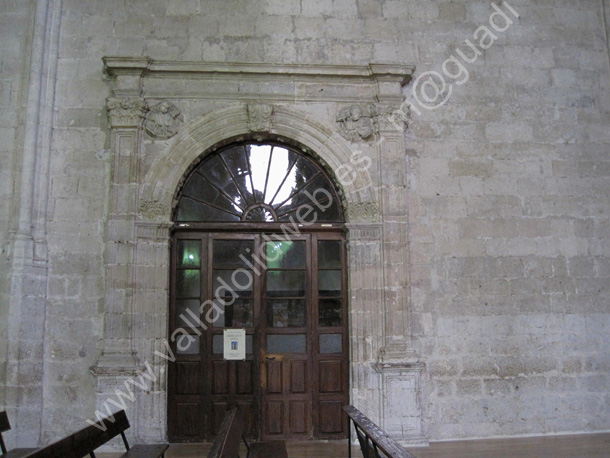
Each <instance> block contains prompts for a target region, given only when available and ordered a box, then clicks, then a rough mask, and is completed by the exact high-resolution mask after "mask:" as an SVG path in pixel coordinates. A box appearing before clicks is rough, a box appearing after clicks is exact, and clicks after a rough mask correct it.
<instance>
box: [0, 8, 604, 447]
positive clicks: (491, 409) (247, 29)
mask: <svg viewBox="0 0 610 458" xmlns="http://www.w3.org/2000/svg"><path fill="white" fill-rule="evenodd" d="M28 3H29V5H28ZM31 3H33V2H20V1H4V2H3V3H2V6H1V7H0V8H2V10H0V13H1V16H0V37H1V38H2V40H3V43H10V46H3V47H2V48H3V49H2V54H0V56H1V57H0V62H1V66H0V105H2V110H1V113H0V137H1V138H2V142H0V161H1V163H2V166H1V167H0V196H2V197H4V198H1V199H0V232H1V234H0V242H2V243H1V244H0V246H1V247H4V246H5V243H4V241H7V240H8V230H9V229H10V226H9V215H10V214H11V208H12V207H11V206H13V207H15V208H17V207H16V205H17V203H18V201H19V196H18V195H17V194H15V193H14V186H13V184H14V175H15V172H16V171H17V170H18V169H19V165H18V164H19V152H20V144H19V142H13V139H14V138H16V137H17V138H18V135H16V134H18V129H17V127H18V125H19V120H20V119H21V118H19V116H17V117H13V116H12V113H13V111H14V110H16V109H17V108H16V105H15V102H14V99H13V97H15V96H17V95H18V94H19V91H20V90H21V88H22V85H23V84H24V79H23V78H24V77H23V73H21V72H22V70H21V68H20V67H19V65H21V62H20V59H23V58H26V57H27V51H26V50H25V49H24V41H25V37H26V36H27V34H26V32H25V24H26V23H27V20H28V16H27V13H26V11H27V7H30V8H31ZM509 3H510V5H511V6H512V8H513V9H514V10H515V11H516V12H518V14H519V15H520V18H519V19H517V18H516V17H514V16H512V18H513V24H512V25H510V27H509V28H508V29H507V30H506V31H504V32H496V36H497V40H495V41H493V42H492V43H491V45H490V46H488V49H486V50H483V51H482V52H481V55H480V56H478V57H477V59H476V61H475V62H473V63H471V64H463V67H464V68H465V69H467V70H468V72H469V77H468V78H467V80H466V78H465V73H464V71H462V69H461V68H460V67H459V66H458V64H456V63H455V61H454V62H453V63H449V64H447V65H445V67H444V68H443V62H445V61H446V60H447V59H448V58H450V57H451V56H455V55H457V54H456V49H457V48H460V49H462V50H463V52H464V53H465V54H466V56H467V57H470V56H472V49H471V48H468V47H466V46H465V44H464V40H466V39H470V40H471V41H472V42H473V43H478V40H475V39H473V33H474V32H475V30H477V28H478V27H479V26H480V25H487V26H488V27H490V24H489V18H490V15H491V14H492V13H494V11H495V10H494V9H493V8H492V7H491V6H490V4H489V2H487V1H482V0H454V1H433V2H432V1H426V2H416V1H411V0H334V1H333V0H223V1H212V0H94V1H91V0H63V2H62V21H61V31H60V47H59V53H58V62H57V63H58V67H57V84H56V94H55V103H54V125H53V140H52V145H51V164H50V171H51V173H50V181H49V198H48V209H49V213H48V215H49V216H48V225H47V229H48V253H49V254H48V259H49V264H48V268H49V273H48V289H47V304H46V315H45V316H46V322H45V323H46V324H45V344H44V362H45V363H44V364H45V370H44V391H43V402H42V405H41V412H42V415H43V417H42V423H43V424H42V431H44V434H43V436H42V440H43V441H48V440H50V439H51V438H54V437H57V436H60V435H62V434H64V433H66V432H68V431H71V430H74V429H76V428H78V427H81V426H82V422H83V419H84V418H88V417H89V416H90V415H91V413H92V411H93V410H94V405H95V379H94V377H93V375H92V374H91V373H90V372H89V367H91V366H92V365H94V364H95V362H96V361H97V358H98V357H99V354H100V352H101V344H102V342H103V341H102V340H101V339H102V337H103V320H102V317H103V310H104V307H103V300H104V296H105V293H104V278H103V272H104V259H103V253H104V240H105V233H104V230H105V218H106V215H107V209H108V196H109V182H110V167H111V158H110V157H109V154H108V150H109V144H108V142H109V129H108V126H107V122H106V118H105V112H104V107H105V100H106V98H107V97H108V96H109V86H108V84H107V81H105V77H104V76H103V75H102V57H103V56H150V57H151V58H153V59H167V60H191V61H227V62H241V61H245V62H267V63H276V62H278V63H299V64H319V63H329V64H368V63H370V62H399V63H404V64H412V65H415V66H416V67H417V72H416V75H415V76H416V77H417V76H418V75H421V74H422V73H423V72H426V71H436V72H439V73H438V74H440V75H445V76H444V78H445V80H446V83H448V84H449V83H452V85H451V94H450V96H449V97H448V101H447V102H446V103H445V104H443V105H442V106H438V107H437V108H436V109H434V110H429V109H426V108H424V107H422V106H421V105H418V102H417V100H416V99H415V97H414V93H413V91H412V89H413V88H414V87H417V86H416V85H415V84H414V83H415V82H411V84H410V86H407V87H406V88H405V96H406V97H407V100H409V101H410V102H411V103H413V104H414V109H413V110H412V114H411V121H410V127H409V129H408V131H407V134H406V141H405V143H406V145H407V151H406V154H405V161H407V168H408V177H407V178H408V182H409V186H408V189H407V191H406V192H407V199H408V202H409V224H410V244H411V245H410V262H411V266H410V278H405V282H407V283H408V284H409V285H410V287H411V303H410V307H411V324H412V334H413V345H414V347H415V349H416V352H417V354H418V355H419V357H420V358H421V359H422V360H424V361H425V362H426V364H427V368H426V370H425V372H424V376H423V380H422V393H421V401H422V408H423V411H424V416H425V425H424V428H425V433H426V434H427V435H428V437H429V438H430V439H431V440H437V439H447V438H462V437H483V436H485V437H487V436H504V435H520V434H544V433H558V432H579V431H599V430H608V429H610V396H609V395H608V394H607V393H608V392H610V357H609V356H608V352H607V348H606V347H607V343H606V340H607V339H606V338H605V336H606V335H607V333H608V331H609V328H610V313H609V312H608V308H609V307H608V305H607V303H606V295H607V294H606V293H608V285H609V284H610V282H609V281H608V280H609V279H610V257H609V256H610V246H609V242H608V241H609V239H610V233H609V232H608V227H609V224H608V223H609V218H610V216H609V213H608V211H609V205H608V204H609V202H608V196H609V195H610V192H609V191H610V181H609V180H610V161H609V160H608V157H607V151H608V147H609V144H610V134H609V132H608V128H607V126H608V121H609V118H608V111H607V108H606V107H608V106H609V105H608V102H609V100H608V96H607V94H608V82H609V80H608V77H609V75H608V65H609V61H608V52H607V42H606V36H605V27H604V23H603V17H604V14H603V11H602V3H600V2H597V1H593V0H582V1H577V0H569V1H568V0H537V1H534V0H512V1H509ZM606 6H608V5H606ZM503 11H505V12H506V11H507V9H506V8H505V7H504V8H503ZM497 21H498V22H497V23H498V24H500V23H501V20H500V19H497ZM488 44H489V41H488ZM458 59H461V58H459V57H458ZM458 62H463V61H460V60H458ZM443 72H445V73H443ZM447 74H453V75H456V76H454V77H449V76H447ZM419 81H420V82H422V81H423V80H419ZM457 81H461V82H463V84H459V85H458V84H457ZM419 87H420V88H421V87H422V85H420V86H419ZM437 87H438V86H437ZM427 88H428V90H433V89H434V87H433V86H431V85H428V86H427ZM448 90H449V89H448V87H447V88H445V91H440V92H442V93H443V94H442V96H443V97H446V96H447V94H448V92H447V91H448ZM428 99H429V100H430V92H429V93H428ZM420 100H422V98H421V94H420ZM17 107H18V106H17ZM415 108H417V109H418V111H419V113H417V112H416V111H415ZM15 119H16V120H17V121H15ZM13 156H14V157H13ZM7 161H8V162H7ZM7 163H11V164H17V165H11V166H10V167H7V166H5V165H4V164H7ZM11 197H12V200H11ZM2 250H4V248H2ZM5 257H6V255H5V253H2V260H0V263H5ZM1 266H2V267H0V269H1V270H0V274H2V275H0V286H1V287H2V288H1V290H0V291H1V292H0V310H1V312H0V318H4V316H6V313H7V312H6V310H7V307H6V306H5V305H6V304H8V298H7V293H6V291H7V289H5V284H6V283H7V281H6V277H7V275H6V274H4V272H6V267H4V264H1ZM6 323H7V321H6V320H4V319H0V357H1V356H2V355H3V350H2V348H3V345H4V344H3V342H4V339H2V338H1V337H2V335H3V333H5V332H6V331H5V329H6ZM4 380H6V377H5V375H4V373H3V370H2V365H0V381H4ZM1 392H2V391H0V393H1ZM1 402H2V398H1V397H0V403H1ZM0 407H2V406H0ZM24 433H27V431H24Z"/></svg>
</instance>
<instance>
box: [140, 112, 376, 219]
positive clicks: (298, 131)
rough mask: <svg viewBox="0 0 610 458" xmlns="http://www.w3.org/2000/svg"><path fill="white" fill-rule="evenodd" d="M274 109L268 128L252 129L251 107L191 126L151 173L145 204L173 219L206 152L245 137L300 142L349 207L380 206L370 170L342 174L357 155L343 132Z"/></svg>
mask: <svg viewBox="0 0 610 458" xmlns="http://www.w3.org/2000/svg"><path fill="white" fill-rule="evenodd" d="M272 109H273V114H272V115H271V118H270V122H269V124H268V126H267V127H268V128H266V129H264V130H252V128H251V120H250V118H249V116H248V106H247V105H242V106H239V107H230V108H227V109H223V110H219V111H214V112H212V113H209V114H206V115H204V116H201V117H200V118H198V119H195V120H193V121H192V122H190V123H189V124H187V125H186V126H185V127H184V128H183V129H182V130H181V132H180V133H179V134H178V136H177V137H176V139H175V141H174V143H173V144H172V146H171V147H170V148H169V150H168V151H167V154H165V155H163V157H161V158H159V159H158V160H157V161H155V162H154V164H153V166H152V167H151V169H150V171H149V172H148V173H147V175H146V176H145V178H144V180H143V183H142V187H141V192H140V202H141V204H140V207H142V205H143V204H144V205H146V204H147V203H154V207H155V208H156V209H157V210H156V214H155V216H156V217H158V218H160V219H162V220H164V221H170V220H171V212H172V207H173V205H172V204H173V199H174V195H175V192H176V190H177V189H178V188H179V186H180V184H181V182H182V180H183V179H184V177H185V175H186V173H187V172H188V171H189V170H190V169H191V167H193V166H194V165H195V164H196V163H197V162H198V160H199V159H200V158H201V156H202V154H204V153H209V152H211V151H213V150H214V148H215V147H218V146H221V145H223V144H226V143H227V142H229V141H234V140H238V139H240V138H244V139H245V138H252V139H261V140H262V139H278V140H282V141H285V142H288V143H294V144H296V145H298V146H300V147H301V148H302V149H304V150H305V151H306V152H308V153H310V154H312V156H313V157H315V158H316V159H317V160H318V161H319V162H320V163H321V165H322V166H323V167H325V168H326V169H327V171H328V172H329V173H330V175H331V177H333V179H334V181H335V184H336V185H338V186H337V188H338V190H339V192H340V193H341V194H342V197H343V199H344V202H343V203H344V206H345V208H346V209H348V208H349V207H350V205H354V204H362V205H371V206H373V207H376V204H375V198H374V195H373V184H372V182H371V178H370V176H369V174H368V173H363V170H362V169H359V168H357V167H352V168H350V169H349V170H350V176H349V179H346V178H345V177H342V176H340V175H338V174H337V171H338V170H340V168H341V166H343V165H349V164H350V159H351V158H352V155H353V151H352V150H351V149H350V148H349V146H348V144H347V143H346V142H345V141H344V140H343V139H342V138H341V136H340V135H338V134H337V133H333V132H332V130H331V129H329V128H328V127H326V126H325V125H324V124H323V123H322V122H321V121H319V120H317V119H315V118H314V117H313V116H311V115H308V114H304V113H301V112H298V111H296V110H292V109H289V108H287V107H283V106H278V105H275V106H273V107H272ZM348 221H349V217H348Z"/></svg>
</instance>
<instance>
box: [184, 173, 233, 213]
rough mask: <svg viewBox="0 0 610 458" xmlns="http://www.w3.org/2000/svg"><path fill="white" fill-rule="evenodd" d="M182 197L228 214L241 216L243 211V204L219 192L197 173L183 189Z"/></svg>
mask: <svg viewBox="0 0 610 458" xmlns="http://www.w3.org/2000/svg"><path fill="white" fill-rule="evenodd" d="M182 195H183V196H187V197H190V198H192V199H193V200H196V201H199V202H203V203H205V204H209V205H211V206H212V207H218V208H220V209H222V210H226V211H227V212H229V213H236V214H238V215H241V213H242V211H243V210H244V209H245V206H244V204H243V203H242V202H240V201H239V200H238V199H235V196H231V195H227V194H225V193H223V192H221V191H219V190H218V189H217V188H216V187H214V186H212V184H211V183H210V182H209V181H208V180H205V179H204V178H203V176H201V174H199V173H196V174H194V175H193V176H192V177H191V179H190V180H189V182H188V183H187V185H186V186H185V187H184V190H183V191H182Z"/></svg>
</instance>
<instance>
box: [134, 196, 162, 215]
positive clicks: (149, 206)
mask: <svg viewBox="0 0 610 458" xmlns="http://www.w3.org/2000/svg"><path fill="white" fill-rule="evenodd" d="M163 213H164V212H163V205H161V202H159V201H157V200H144V201H142V202H140V206H139V208H138V214H139V215H140V216H142V217H144V218H146V219H157V218H160V217H162V216H163Z"/></svg>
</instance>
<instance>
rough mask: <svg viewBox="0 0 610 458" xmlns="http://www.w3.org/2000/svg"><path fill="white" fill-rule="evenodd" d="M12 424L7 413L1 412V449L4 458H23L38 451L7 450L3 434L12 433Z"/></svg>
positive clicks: (24, 449) (25, 449)
mask: <svg viewBox="0 0 610 458" xmlns="http://www.w3.org/2000/svg"><path fill="white" fill-rule="evenodd" d="M10 429H11V424H10V423H9V421H8V415H7V414H6V412H4V411H3V412H0V449H2V457H3V458H21V457H23V456H25V455H27V454H28V453H30V452H33V451H34V450H36V449H35V448H14V449H13V450H11V451H10V452H9V451H7V450H6V445H5V444H4V439H3V438H2V433H5V432H7V431H10Z"/></svg>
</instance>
